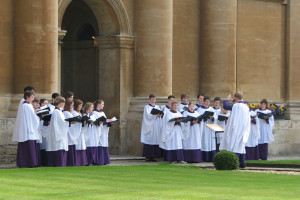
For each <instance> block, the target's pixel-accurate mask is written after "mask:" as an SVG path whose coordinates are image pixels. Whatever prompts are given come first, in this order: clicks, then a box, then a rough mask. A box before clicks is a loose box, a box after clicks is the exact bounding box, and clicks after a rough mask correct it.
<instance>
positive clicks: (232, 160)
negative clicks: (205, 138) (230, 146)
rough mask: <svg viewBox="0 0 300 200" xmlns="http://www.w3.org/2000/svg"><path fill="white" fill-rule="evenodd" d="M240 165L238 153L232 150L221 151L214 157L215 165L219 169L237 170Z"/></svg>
mask: <svg viewBox="0 0 300 200" xmlns="http://www.w3.org/2000/svg"><path fill="white" fill-rule="evenodd" d="M239 165H240V163H239V159H238V157H237V155H236V154H235V153H233V152H230V151H220V152H218V153H217V154H216V156H215V158H214V166H215V168H216V169H217V170H235V169H237V168H238V167H239Z"/></svg>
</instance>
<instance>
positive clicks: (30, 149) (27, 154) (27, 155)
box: [17, 140, 39, 167]
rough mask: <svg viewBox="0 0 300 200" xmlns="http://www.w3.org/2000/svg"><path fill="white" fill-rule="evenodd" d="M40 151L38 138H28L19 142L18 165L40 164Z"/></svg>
mask: <svg viewBox="0 0 300 200" xmlns="http://www.w3.org/2000/svg"><path fill="white" fill-rule="evenodd" d="M38 151H39V149H38V148H37V144H36V140H27V141H25V142H19V143H18V152H17V166H19V167H36V166H38Z"/></svg>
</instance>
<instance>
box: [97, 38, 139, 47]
mask: <svg viewBox="0 0 300 200" xmlns="http://www.w3.org/2000/svg"><path fill="white" fill-rule="evenodd" d="M95 40H96V42H97V43H98V47H99V49H110V48H127V49H132V48H134V37H133V36H128V35H114V36H97V37H96V38H95Z"/></svg>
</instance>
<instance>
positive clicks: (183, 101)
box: [178, 94, 189, 113]
mask: <svg viewBox="0 0 300 200" xmlns="http://www.w3.org/2000/svg"><path fill="white" fill-rule="evenodd" d="M188 105H189V96H188V95H186V94H181V103H180V104H179V105H178V111H179V112H181V113H183V112H184V107H186V109H187V107H188Z"/></svg>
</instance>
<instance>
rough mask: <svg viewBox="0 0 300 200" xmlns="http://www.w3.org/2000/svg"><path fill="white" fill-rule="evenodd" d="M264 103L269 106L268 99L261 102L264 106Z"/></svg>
mask: <svg viewBox="0 0 300 200" xmlns="http://www.w3.org/2000/svg"><path fill="white" fill-rule="evenodd" d="M263 103H265V104H266V105H268V100H267V99H263V100H261V101H260V104H263Z"/></svg>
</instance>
